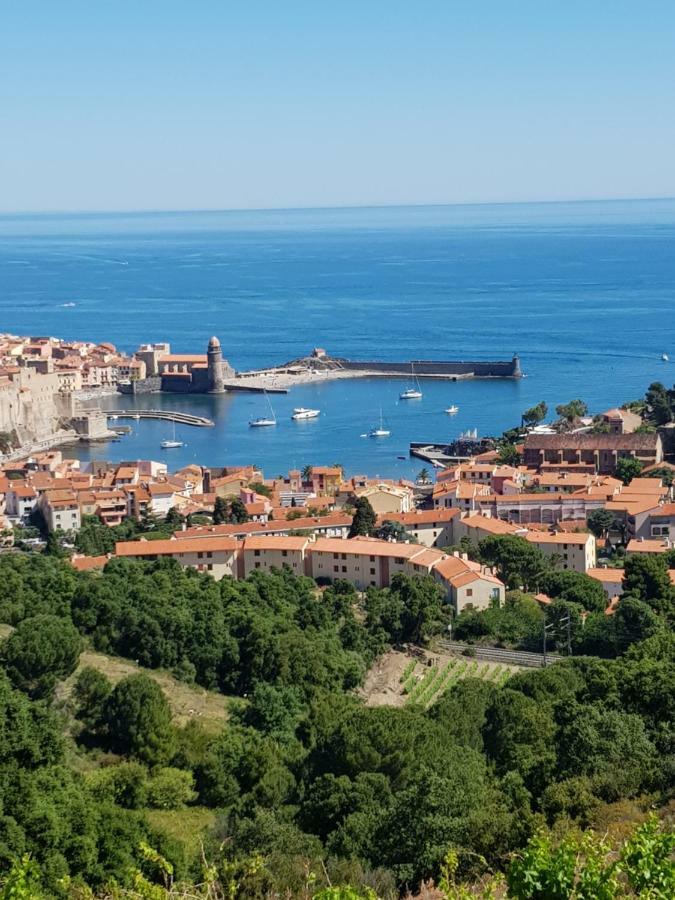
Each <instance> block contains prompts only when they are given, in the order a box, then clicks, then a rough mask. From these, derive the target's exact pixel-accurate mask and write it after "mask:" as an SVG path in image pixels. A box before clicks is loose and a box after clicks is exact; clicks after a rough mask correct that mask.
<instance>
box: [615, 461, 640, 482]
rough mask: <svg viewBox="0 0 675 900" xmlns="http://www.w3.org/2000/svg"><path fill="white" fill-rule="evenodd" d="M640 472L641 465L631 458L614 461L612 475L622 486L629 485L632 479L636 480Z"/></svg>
mask: <svg viewBox="0 0 675 900" xmlns="http://www.w3.org/2000/svg"><path fill="white" fill-rule="evenodd" d="M641 471H642V463H641V462H640V460H639V459H635V457H633V456H621V457H620V458H619V459H617V461H616V468H615V470H614V474H615V475H616V477H617V478H619V479H621V481H623V483H624V484H630V483H631V481H632V480H633V479H634V478H637V477H638V475H639V474H640V472H641Z"/></svg>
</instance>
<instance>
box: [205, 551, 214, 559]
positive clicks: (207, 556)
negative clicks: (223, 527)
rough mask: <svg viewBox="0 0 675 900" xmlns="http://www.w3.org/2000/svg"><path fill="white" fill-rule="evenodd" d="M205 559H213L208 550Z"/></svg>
mask: <svg viewBox="0 0 675 900" xmlns="http://www.w3.org/2000/svg"><path fill="white" fill-rule="evenodd" d="M206 558H207V559H213V553H211V551H210V550H209V551H207V554H206Z"/></svg>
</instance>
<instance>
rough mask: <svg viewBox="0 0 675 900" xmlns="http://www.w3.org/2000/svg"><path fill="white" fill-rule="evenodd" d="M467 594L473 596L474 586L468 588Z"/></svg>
mask: <svg viewBox="0 0 675 900" xmlns="http://www.w3.org/2000/svg"><path fill="white" fill-rule="evenodd" d="M466 596H467V597H473V588H467V589H466Z"/></svg>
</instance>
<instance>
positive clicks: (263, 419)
mask: <svg viewBox="0 0 675 900" xmlns="http://www.w3.org/2000/svg"><path fill="white" fill-rule="evenodd" d="M264 394H265V399H266V400H267V404H268V406H269V408H270V414H269V416H259V417H258V418H257V419H251V421H250V422H249V423H248V424H249V426H250V427H251V428H265V427H268V426H270V425H276V424H277V417H276V416H275V415H274V409H273V408H272V401H271V400H270V398H269V396H268V394H267V391H264Z"/></svg>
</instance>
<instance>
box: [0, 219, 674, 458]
mask: <svg viewBox="0 0 675 900" xmlns="http://www.w3.org/2000/svg"><path fill="white" fill-rule="evenodd" d="M72 303H74V304H75V306H64V304H72ZM0 313H1V318H0V330H3V331H11V332H17V333H32V334H36V333H39V334H53V335H58V336H61V337H68V338H79V339H90V340H108V341H112V342H114V343H115V344H117V345H118V346H119V347H120V348H122V349H123V350H126V351H133V350H134V349H135V348H136V347H137V346H138V344H139V343H140V342H143V341H153V340H168V341H170V342H171V343H172V345H173V347H174V349H175V350H177V351H184V352H200V351H203V350H204V348H205V345H206V342H207V340H208V338H209V336H210V335H211V334H217V335H219V336H220V338H221V341H222V344H223V349H224V354H225V356H226V357H227V358H228V359H229V360H230V362H231V363H232V364H233V365H234V366H235V367H236V368H240V369H245V368H249V367H254V366H261V365H268V364H271V363H276V362H282V361H286V360H287V359H290V358H292V357H294V356H297V355H300V354H304V353H306V352H307V351H309V350H311V348H312V347H314V346H317V345H318V346H323V347H326V348H327V349H328V350H329V352H331V353H334V354H336V355H345V356H351V357H360V358H368V357H373V358H381V359H399V358H405V359H408V358H411V357H426V358H439V359H442V358H477V359H480V358H486V359H490V358H492V359H495V358H496V359H500V358H510V356H511V355H512V354H513V352H514V351H517V352H518V353H519V354H520V356H521V360H522V365H523V369H524V371H525V372H526V373H527V376H528V377H527V378H525V379H523V380H522V381H520V382H517V383H512V382H507V381H504V382H500V381H494V382H490V381H488V382H478V381H474V382H464V383H457V384H452V383H447V382H437V383H436V382H423V390H424V398H423V399H422V400H421V401H409V402H407V403H405V402H403V403H399V402H398V394H399V392H400V390H401V389H402V387H403V385H402V383H400V382H395V381H380V380H376V381H370V380H369V381H360V380H355V381H341V382H329V383H327V384H324V385H320V386H312V387H305V388H296V389H294V390H293V391H292V392H291V393H290V394H289V395H287V396H284V397H278V398H273V402H274V406H275V411H276V413H277V417H278V419H279V425H278V426H277V428H276V429H249V428H248V427H247V423H248V420H249V419H250V418H252V417H255V416H258V415H261V414H263V413H264V412H265V411H266V410H265V405H264V401H263V399H262V398H260V397H255V396H251V395H236V396H225V397H217V398H212V397H190V398H186V397H171V396H166V395H165V396H161V397H160V396H157V395H154V396H151V397H145V398H140V399H139V400H138V402H139V403H140V404H143V405H149V406H157V405H160V404H161V405H163V406H175V407H178V408H189V409H194V411H195V412H200V413H203V414H206V415H208V416H210V417H211V418H213V419H215V420H216V428H215V429H208V430H207V429H190V428H183V429H180V428H179V429H178V434H179V436H180V437H181V438H182V439H184V440H185V441H187V445H186V446H185V447H184V448H182V449H181V450H174V451H162V450H160V448H159V442H160V441H161V440H162V439H163V438H165V437H169V436H170V426H169V425H167V424H166V423H134V434H133V435H132V436H131V437H129V438H127V439H124V440H122V441H121V442H119V443H111V444H109V445H107V446H102V445H99V446H96V447H95V448H85V449H83V450H82V457H83V458H90V457H93V456H96V457H98V458H101V457H105V458H109V459H121V458H137V457H149V456H150V457H154V458H158V457H159V458H162V456H164V457H166V458H167V459H168V460H171V462H172V465H173V466H174V467H176V468H177V467H178V466H179V465H181V464H184V463H186V462H189V461H193V460H199V461H200V462H203V463H206V464H212V465H216V464H225V463H229V464H233V463H242V462H249V461H253V462H256V463H258V464H260V465H262V466H263V467H264V469H265V470H266V472H267V473H268V474H276V473H277V472H280V471H285V470H286V469H288V467H289V466H298V467H301V466H302V465H304V464H305V463H307V462H316V463H333V462H341V463H343V464H344V465H345V466H346V467H347V468H348V469H349V470H351V471H361V472H365V473H369V474H376V473H379V474H382V475H392V474H397V473H400V474H410V473H411V472H414V471H416V470H417V469H419V463H412V462H409V461H408V460H406V461H401V460H398V459H397V457H398V456H399V455H406V454H407V448H408V442H409V441H410V440H442V439H447V438H452V437H454V436H456V435H457V433H458V432H459V431H460V430H463V429H466V428H474V427H476V428H478V429H479V432H480V433H482V434H486V433H494V432H497V431H500V430H502V429H504V428H506V427H509V426H510V425H512V424H514V423H516V422H517V421H518V420H519V418H520V413H521V411H522V410H523V409H524V408H526V407H528V406H530V405H532V404H533V403H535V402H537V401H538V400H540V399H544V400H546V401H547V402H548V403H549V405H550V406H553V405H555V404H556V403H558V402H561V401H565V400H568V399H570V398H572V397H582V398H584V399H586V401H587V402H588V403H589V405H590V406H591V408H593V409H595V410H599V409H601V408H606V407H607V406H609V405H613V404H617V403H620V402H622V401H624V400H626V399H630V398H633V397H637V396H639V395H641V394H642V393H643V392H644V389H645V387H646V386H647V384H649V382H650V381H653V380H656V379H658V380H662V381H666V382H668V383H672V382H673V380H674V377H675V376H674V374H673V365H675V201H644V202H643V201H636V202H613V203H569V204H563V203H554V204H519V205H499V206H455V207H418V208H415V207H407V208H390V209H363V210H349V209H345V210H321V211H319V210H314V211H313V210H298V211H288V212H278V211H270V212H255V213H254V212H251V213H238V212H229V213H228V212H222V213H221V212H217V213H168V214H133V215H71V216H4V217H0ZM662 353H668V354H669V355H670V356H671V359H672V360H673V361H674V362H673V363H671V364H670V365H669V364H667V363H664V362H662V361H661V354H662ZM114 402H117V401H113V403H114ZM124 402H125V404H126V405H128V404H129V399H128V398H125V400H124ZM451 403H456V404H457V405H459V407H460V413H459V414H458V415H457V416H456V417H454V418H450V417H448V416H446V415H445V414H444V413H443V408H444V407H446V406H449V405H450V404H451ZM311 405H316V406H319V407H320V408H321V409H322V411H323V415H322V417H321V418H320V419H319V420H315V421H309V422H304V423H293V422H291V421H290V419H289V416H290V411H291V408H292V407H293V406H311ZM380 407H382V409H383V414H384V418H385V422H386V423H387V426H388V427H389V428H390V429H391V432H392V434H391V437H390V438H388V439H382V440H380V441H376V440H372V439H370V440H369V439H366V438H362V437H360V435H361V434H362V433H363V432H365V431H366V430H367V429H368V428H370V427H372V426H373V425H374V424H375V423H376V422H377V420H378V418H379V410H380Z"/></svg>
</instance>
